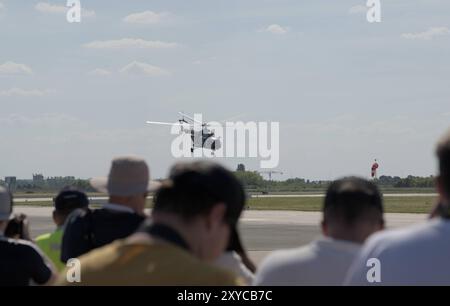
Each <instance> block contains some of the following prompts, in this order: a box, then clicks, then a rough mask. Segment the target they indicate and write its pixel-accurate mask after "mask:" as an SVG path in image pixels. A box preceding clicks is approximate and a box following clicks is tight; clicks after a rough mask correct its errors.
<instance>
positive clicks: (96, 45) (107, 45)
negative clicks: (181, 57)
mask: <svg viewBox="0 0 450 306" xmlns="http://www.w3.org/2000/svg"><path fill="white" fill-rule="evenodd" d="M178 46H179V45H178V44H177V43H171V42H163V41H158V40H156V41H150V40H144V39H140V38H123V39H118V40H104V41H93V42H90V43H87V44H84V45H83V47H85V48H89V49H128V48H134V49H169V48H176V47H178Z"/></svg>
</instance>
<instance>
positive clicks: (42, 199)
mask: <svg viewBox="0 0 450 306" xmlns="http://www.w3.org/2000/svg"><path fill="white" fill-rule="evenodd" d="M437 196H438V194H437V193H385V194H383V197H387V198H403V197H437ZM249 197H250V198H323V197H325V194H322V193H320V194H319V193H315V194H251V195H249ZM147 198H148V199H152V198H153V197H152V196H148V197H147ZM89 200H90V201H95V202H100V203H101V202H105V201H106V200H108V197H106V196H104V197H100V196H96V197H89ZM52 201H53V198H50V197H38V198H33V197H30V198H23V197H21V198H16V199H14V203H33V202H52Z"/></svg>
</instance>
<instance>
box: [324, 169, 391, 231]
mask: <svg viewBox="0 0 450 306" xmlns="http://www.w3.org/2000/svg"><path fill="white" fill-rule="evenodd" d="M323 212H324V219H325V221H327V222H339V223H343V224H345V225H347V226H352V225H354V224H355V223H356V222H357V221H360V220H362V219H364V220H367V219H370V220H373V221H375V222H377V221H379V220H382V215H383V203H382V197H381V194H380V191H379V190H378V187H377V186H376V185H375V184H374V183H372V182H369V181H367V180H365V179H363V178H358V177H345V178H342V179H339V180H336V181H334V182H332V183H331V185H330V186H329V187H328V190H327V194H326V197H325V203H324V208H323Z"/></svg>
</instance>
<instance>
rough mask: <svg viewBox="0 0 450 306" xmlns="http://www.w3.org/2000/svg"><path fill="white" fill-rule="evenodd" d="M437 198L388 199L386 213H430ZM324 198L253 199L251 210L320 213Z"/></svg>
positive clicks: (385, 205)
mask: <svg viewBox="0 0 450 306" xmlns="http://www.w3.org/2000/svg"><path fill="white" fill-rule="evenodd" d="M435 201H436V198H435V197H434V196H429V197H413V196H412V197H386V198H385V199H384V208H385V212H391V213H429V212H430V211H431V209H432V207H433V206H434V204H435ZM322 203H323V198H251V199H250V200H249V206H250V209H255V210H297V211H320V210H321V209H322Z"/></svg>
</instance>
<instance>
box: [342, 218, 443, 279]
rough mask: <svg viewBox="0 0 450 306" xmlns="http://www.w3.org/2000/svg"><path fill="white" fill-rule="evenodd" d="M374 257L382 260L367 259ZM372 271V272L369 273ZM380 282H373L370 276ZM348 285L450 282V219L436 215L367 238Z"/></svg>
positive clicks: (353, 265) (353, 266)
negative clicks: (420, 221) (423, 221)
mask: <svg viewBox="0 0 450 306" xmlns="http://www.w3.org/2000/svg"><path fill="white" fill-rule="evenodd" d="M371 258H376V259H378V260H379V269H378V268H376V266H377V265H378V264H374V263H371V265H369V266H367V262H368V260H369V259H371ZM368 272H369V273H368ZM367 274H369V279H370V280H372V281H374V280H376V275H377V274H378V275H379V280H380V282H369V281H368V278H367ZM345 284H346V285H450V221H448V220H443V219H434V220H431V221H427V222H425V223H421V224H418V225H415V226H412V227H407V228H403V229H396V230H389V231H384V232H380V233H377V234H375V235H373V236H372V237H371V238H369V239H368V240H367V241H366V244H365V245H364V247H363V248H362V250H361V253H360V254H359V256H358V257H357V259H356V260H355V262H354V263H353V264H352V267H351V268H350V270H349V274H348V277H347V280H346V281H345Z"/></svg>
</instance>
